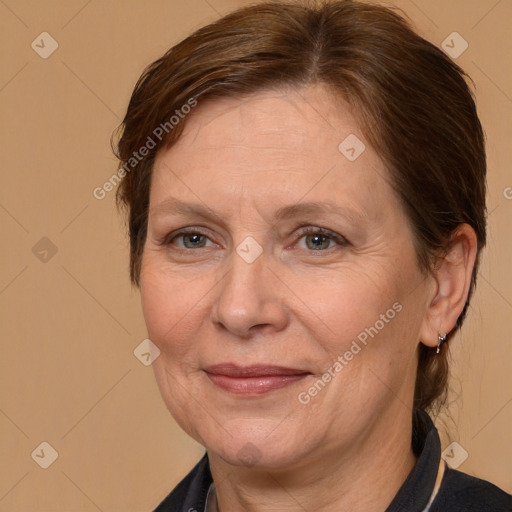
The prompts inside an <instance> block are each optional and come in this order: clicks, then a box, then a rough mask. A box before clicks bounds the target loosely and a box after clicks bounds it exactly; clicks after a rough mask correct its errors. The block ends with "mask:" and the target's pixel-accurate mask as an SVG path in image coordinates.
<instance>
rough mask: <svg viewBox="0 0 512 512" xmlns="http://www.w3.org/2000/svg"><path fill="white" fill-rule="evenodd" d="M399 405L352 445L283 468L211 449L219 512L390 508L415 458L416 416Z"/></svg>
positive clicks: (324, 511)
mask: <svg viewBox="0 0 512 512" xmlns="http://www.w3.org/2000/svg"><path fill="white" fill-rule="evenodd" d="M397 403H398V401H397ZM398 406H399V407H401V408H402V410H401V411H399V410H398V409H399V407H397V410H394V409H393V410H391V411H388V414H387V415H385V417H381V418H380V419H379V421H377V422H376V423H375V424H374V425H373V427H372V428H371V429H370V431H369V432H368V433H367V435H366V436H364V437H365V438H364V439H363V440H358V441H355V442H354V443H352V444H351V446H350V447H348V449H347V447H343V448H342V449H340V450H339V451H333V450H330V451H329V453H324V452H322V453H318V454H311V455H310V456H309V457H307V458H306V457H304V459H303V460H301V461H299V462H297V463H296V464H294V465H293V467H287V468H286V469H282V470H275V469H274V468H272V469H262V468H257V467H254V468H241V467H239V466H232V465H230V464H228V463H226V462H225V461H224V460H222V459H221V458H220V457H218V456H217V455H215V454H210V453H209V460H210V469H211V472H212V476H213V479H214V482H215V484H216V488H217V502H218V511H219V512H226V511H229V512H260V511H267V510H280V511H286V512H295V511H297V512H303V511H304V510H315V512H327V511H329V512H331V511H332V510H340V511H344V510H347V511H348V510H350V511H351V512H364V511H368V510H385V509H386V508H387V506H388V505H389V504H390V503H391V501H392V500H393V498H394V496H395V495H396V493H397V492H398V490H399V489H400V487H401V485H402V484H403V482H404V481H405V479H406V478H407V476H408V474H409V473H410V471H411V470H412V468H413V467H414V464H415V462H416V460H415V457H414V455H413V453H412V449H411V432H412V421H411V414H410V413H409V412H408V411H406V414H404V412H403V405H402V404H398ZM398 413H400V414H398ZM361 437H363V436H361Z"/></svg>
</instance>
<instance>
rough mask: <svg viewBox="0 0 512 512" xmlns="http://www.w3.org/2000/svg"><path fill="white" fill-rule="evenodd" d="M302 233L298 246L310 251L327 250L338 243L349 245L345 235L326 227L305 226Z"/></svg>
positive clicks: (339, 244)
mask: <svg viewBox="0 0 512 512" xmlns="http://www.w3.org/2000/svg"><path fill="white" fill-rule="evenodd" d="M301 234H302V236H301V237H300V238H299V241H298V243H297V246H298V247H299V248H301V249H307V250H309V251H325V250H327V249H332V248H334V247H335V246H336V245H338V246H347V245H348V241H347V240H346V239H345V238H344V237H342V236H341V235H338V234H337V233H334V232H332V231H330V230H328V229H324V228H314V227H311V228H305V229H303V230H302V232H301Z"/></svg>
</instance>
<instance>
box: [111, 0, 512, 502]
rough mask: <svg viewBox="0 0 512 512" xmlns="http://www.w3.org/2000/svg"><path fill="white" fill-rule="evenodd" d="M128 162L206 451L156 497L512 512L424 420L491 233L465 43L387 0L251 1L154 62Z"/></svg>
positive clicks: (143, 82) (131, 122)
mask: <svg viewBox="0 0 512 512" xmlns="http://www.w3.org/2000/svg"><path fill="white" fill-rule="evenodd" d="M118 155H119V158H120V161H121V168H120V171H119V173H120V176H121V177H123V178H124V179H123V181H122V183H121V185H120V188H119V199H120V201H121V203H123V204H124V205H125V206H126V207H127V209H128V213H129V229H130V242H131V277H132V280H133V282H134V283H136V284H137V285H139V286H140V289H141V296H142V306H143V312H144V316H145V319H146V323H147V327H148V332H149V337H150V338H151V340H152V341H153V343H154V344H155V345H156V346H157V347H158V349H159V350H160V356H159V357H158V358H157V359H156V360H155V362H154V363H153V366H154V371H155V375H156V378H157V382H158V385H159V388H160V391H161V393H162V396H163V398H164V400H165V402H166V404H167V406H168V408H169V410H170V412H171V414H172V415H173V416H174V418H175V419H176V421H177V422H178V423H179V424H180V425H181V427H182V428H183V429H184V430H185V431H186V432H187V433H188V434H189V435H191V436H192V437H193V438H194V439H196V440H197V441H198V442H199V443H201V444H202V445H204V446H205V448H206V451H207V455H205V457H204V458H203V459H202V460H201V461H200V462H199V463H198V465H197V466H196V467H195V468H194V469H193V470H192V471H191V473H190V474H189V475H188V476H187V477H186V478H185V479H184V480H183V481H182V482H181V483H180V484H179V485H178V487H177V488H176V489H175V490H174V491H173V492H172V493H171V494H170V495H169V496H168V497H167V498H166V499H165V500H164V501H163V502H162V503H161V504H160V505H159V506H158V507H157V509H156V510H158V511H173V512H175V511H188V512H192V511H197V512H203V511H215V510H216V511H221V512H234V511H262V510H279V511H285V510H286V511H288V510H290V511H292V510H293V511H299V510H300V511H303V510H307V511H318V512H320V511H326V510H330V511H332V510H339V511H342V510H347V511H351V512H354V511H356V512H357V511H384V510H387V511H395V510H396V511H398V510H403V511H405V510H406V511H424V510H430V512H435V511H441V510H442V511H446V510H449V511H456V510H461V511H462V510H464V511H466V510H475V511H476V510H494V511H505V510H510V504H511V497H510V496H509V495H507V494H506V493H505V492H503V491H501V490H500V489H498V488H497V487H495V486H494V485H492V484H490V483H488V482H485V481H483V480H478V479H476V478H473V477H469V476H467V475H464V474H462V473H460V472H458V471H455V470H451V469H449V468H448V467H446V466H445V465H444V462H443V461H442V460H441V457H440V442H439V437H438V434H437V431H436V429H435V427H434V426H433V424H432V421H431V420H430V418H429V416H428V414H427V413H426V411H431V410H433V409H434V408H435V407H436V406H438V405H439V404H440V403H442V399H443V396H444V394H445V391H446V381H447V372H448V368H447V346H448V345H449V342H450V339H451V337H452V335H453V333H454V331H455V330H456V329H457V328H459V327H460V325H461V323H462V321H463V318H464V315H465V313H466V310H467V307H468V302H469V299H470V296H471V294H472V291H473V288H474V285H475V278H476V271H477V266H478V259H479V254H480V251H481V249H482V247H483V245H484V244H485V172H486V167H485V151H484V141H483V134H482V129H481V126H480V122H479V120H478V117H477V114H476V109H475V105H474V102H473V99H472V96H471V93H470V91H469V89H468V87H467V85H466V82H465V80H464V74H463V72H462V70H461V69H460V68H458V67H457V66H456V65H455V64H454V63H453V62H451V60H450V59H449V58H448V57H447V56H445V55H444V54H443V53H442V52H441V51H440V50H438V49H437V48H436V47H434V46H433V45H431V44H430V43H428V42H427V41H425V40H423V39H422V38H420V37H419V36H418V35H416V34H415V33H414V32H413V31H411V29H410V28H409V27H408V25H407V24H406V22H405V21H404V20H403V19H401V18H400V17H399V16H398V15H396V14H395V13H393V12H392V11H390V10H387V9H384V8H382V7H377V6H371V5H366V4H363V3H358V2H353V1H350V0H347V1H335V2H330V3H325V4H322V5H319V6H318V7H307V6H304V5H302V4H297V3H291V4H283V3H279V2H274V3H262V4H259V5H257V6H254V7H249V8H245V9H242V10H239V11H237V12H235V13H233V14H230V15H228V16H226V17H224V18H222V19H221V20H219V21H217V22H216V23H214V24H212V25H209V26H207V27H205V28H203V29H201V30H199V31H197V32H196V33H195V34H193V35H192V36H190V37H189V38H187V39H185V40H184V41H183V42H181V43H180V44H178V45H177V46H175V47H174V48H171V49H170V50H169V51H168V52H167V53H166V54H165V55H164V56H163V57H162V58H160V59H159V60H157V61H156V62H155V63H153V64H152V65H151V66H150V67H149V68H148V69H147V70H146V71H145V72H144V74H143V76H142V77H141V78H140V80H139V82H138V83H137V85H136V87H135V91H134V93H133V96H132V98H131V101H130V104H129V107H128V111H127V114H126V117H125V119H124V122H123V125H122V133H121V135H120V138H119V142H118Z"/></svg>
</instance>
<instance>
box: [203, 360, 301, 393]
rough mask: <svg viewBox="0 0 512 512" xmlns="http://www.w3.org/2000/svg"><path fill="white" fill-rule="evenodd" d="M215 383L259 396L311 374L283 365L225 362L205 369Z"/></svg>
mask: <svg viewBox="0 0 512 512" xmlns="http://www.w3.org/2000/svg"><path fill="white" fill-rule="evenodd" d="M204 371H205V373H206V375H207V376H208V378H209V379H210V380H211V381H212V382H213V384H214V385H216V386H218V387H219V388H221V389H223V390H224V391H227V392H229V393H234V394H237V395H245V396H257V395H262V394H265V393H269V392H271V391H276V390H278V389H282V388H285V387H287V386H290V385H292V384H294V383H296V382H298V381H301V380H302V379H304V378H306V377H307V376H308V375H311V373H310V372H307V371H304V370H300V369H297V368H286V367H281V366H266V365H259V366H237V365H234V364H231V363H223V364H218V365H215V366H209V367H207V368H205V369H204Z"/></svg>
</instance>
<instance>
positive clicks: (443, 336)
mask: <svg viewBox="0 0 512 512" xmlns="http://www.w3.org/2000/svg"><path fill="white" fill-rule="evenodd" d="M446 338H448V334H447V333H444V334H438V336H437V339H438V343H437V350H436V354H439V352H440V351H441V345H442V344H443V343H444V342H445V341H446Z"/></svg>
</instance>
